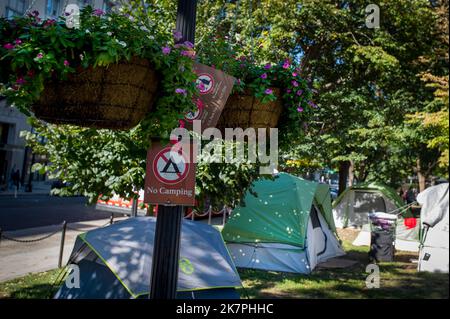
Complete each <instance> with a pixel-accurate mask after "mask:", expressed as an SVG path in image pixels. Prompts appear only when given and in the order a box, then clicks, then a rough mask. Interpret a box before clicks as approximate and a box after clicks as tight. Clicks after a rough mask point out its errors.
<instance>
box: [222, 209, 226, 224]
mask: <svg viewBox="0 0 450 319" xmlns="http://www.w3.org/2000/svg"><path fill="white" fill-rule="evenodd" d="M226 221H227V206H225V205H223V218H222V226H225V222H226Z"/></svg>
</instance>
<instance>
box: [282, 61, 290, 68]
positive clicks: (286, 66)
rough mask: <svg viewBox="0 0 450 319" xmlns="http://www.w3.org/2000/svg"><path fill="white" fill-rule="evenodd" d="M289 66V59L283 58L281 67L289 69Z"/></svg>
mask: <svg viewBox="0 0 450 319" xmlns="http://www.w3.org/2000/svg"><path fill="white" fill-rule="evenodd" d="M290 66H291V64H290V63H289V60H285V61H284V63H283V69H289V67H290Z"/></svg>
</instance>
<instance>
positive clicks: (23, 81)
mask: <svg viewBox="0 0 450 319" xmlns="http://www.w3.org/2000/svg"><path fill="white" fill-rule="evenodd" d="M25 82H26V81H25V80H24V79H23V77H20V78H17V80H16V84H18V85H22V84H25Z"/></svg>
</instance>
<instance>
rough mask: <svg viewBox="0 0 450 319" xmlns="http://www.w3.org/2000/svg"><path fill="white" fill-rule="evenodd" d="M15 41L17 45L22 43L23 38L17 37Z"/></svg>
mask: <svg viewBox="0 0 450 319" xmlns="http://www.w3.org/2000/svg"><path fill="white" fill-rule="evenodd" d="M14 43H15V44H16V45H19V44H22V40H20V39H16V41H14Z"/></svg>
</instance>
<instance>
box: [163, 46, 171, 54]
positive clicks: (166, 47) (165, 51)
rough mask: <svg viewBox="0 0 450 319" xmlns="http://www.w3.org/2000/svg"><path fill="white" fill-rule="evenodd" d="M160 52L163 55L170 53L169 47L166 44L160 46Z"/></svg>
mask: <svg viewBox="0 0 450 319" xmlns="http://www.w3.org/2000/svg"><path fill="white" fill-rule="evenodd" d="M162 53H163V54H164V55H168V54H169V53H170V48H169V47H168V46H165V47H163V48H162Z"/></svg>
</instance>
